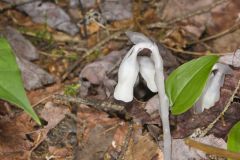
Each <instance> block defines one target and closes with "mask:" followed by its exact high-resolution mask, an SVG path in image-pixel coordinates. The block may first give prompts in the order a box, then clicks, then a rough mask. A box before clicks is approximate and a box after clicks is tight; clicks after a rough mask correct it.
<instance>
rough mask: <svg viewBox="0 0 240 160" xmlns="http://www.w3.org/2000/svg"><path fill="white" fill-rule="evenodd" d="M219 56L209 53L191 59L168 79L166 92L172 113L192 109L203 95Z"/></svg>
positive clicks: (175, 113) (176, 113)
mask: <svg viewBox="0 0 240 160" xmlns="http://www.w3.org/2000/svg"><path fill="white" fill-rule="evenodd" d="M218 58H219V57H218V56H216V55H209V56H204V57H201V58H198V59H194V60H191V61H189V62H187V63H185V64H183V65H181V66H180V67H178V68H177V69H176V70H175V71H173V72H172V74H171V75H170V76H169V77H168V78H167V80H166V92H167V95H168V98H169V100H170V105H171V106H172V108H171V110H172V114H174V115H178V114H181V113H184V112H186V111H187V110H188V109H190V108H191V107H192V106H193V104H194V103H195V102H196V101H197V99H198V98H199V97H200V96H201V94H202V91H203V89H204V87H205V85H206V82H207V80H208V77H209V75H210V73H211V70H212V67H213V65H214V64H215V63H216V62H217V61H218Z"/></svg>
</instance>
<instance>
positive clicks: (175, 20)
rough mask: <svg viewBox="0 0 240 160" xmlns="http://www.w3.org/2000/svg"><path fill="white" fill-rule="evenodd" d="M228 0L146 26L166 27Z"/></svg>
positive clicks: (207, 10) (219, 0)
mask: <svg viewBox="0 0 240 160" xmlns="http://www.w3.org/2000/svg"><path fill="white" fill-rule="evenodd" d="M227 1H228V0H218V1H216V2H214V3H212V4H210V5H208V6H204V7H201V8H200V9H197V10H195V11H193V12H189V13H186V14H183V15H180V16H178V17H176V18H174V19H171V20H169V21H166V22H157V23H153V24H149V25H148V26H147V28H149V29H151V28H162V27H166V26H168V25H171V24H174V23H176V22H179V21H182V20H184V19H187V18H190V17H193V16H196V15H200V14H203V13H206V12H209V11H210V10H211V9H212V8H215V7H216V6H218V5H220V4H222V3H224V2H227Z"/></svg>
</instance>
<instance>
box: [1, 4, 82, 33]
mask: <svg viewBox="0 0 240 160" xmlns="http://www.w3.org/2000/svg"><path fill="white" fill-rule="evenodd" d="M4 1H5V2H8V3H10V4H18V3H23V2H29V1H31V0H24V1H21V0H4ZM17 8H18V9H19V10H20V11H24V12H25V13H27V14H28V15H29V16H30V17H31V18H32V19H33V21H35V22H37V23H47V24H48V25H49V26H51V27H53V28H56V29H58V30H61V31H64V32H67V33H68V34H70V35H72V36H73V35H75V34H77V33H78V31H79V29H78V28H77V26H76V25H75V24H74V23H72V22H71V19H70V17H69V16H68V14H67V13H66V12H65V11H64V10H63V9H62V8H60V7H59V6H57V5H55V4H54V3H51V2H42V1H35V2H30V3H26V4H24V5H20V6H19V7H17Z"/></svg>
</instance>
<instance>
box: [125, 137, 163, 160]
mask: <svg viewBox="0 0 240 160" xmlns="http://www.w3.org/2000/svg"><path fill="white" fill-rule="evenodd" d="M124 159H125V160H136V159H137V160H152V159H156V160H163V153H162V151H161V150H160V149H159V147H158V145H157V144H156V143H155V142H154V141H153V140H152V138H151V137H150V136H149V135H148V134H146V135H138V136H137V137H136V139H135V140H133V139H131V140H130V142H129V146H128V150H127V152H126V154H125V156H124Z"/></svg>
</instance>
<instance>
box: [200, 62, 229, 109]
mask: <svg viewBox="0 0 240 160" xmlns="http://www.w3.org/2000/svg"><path fill="white" fill-rule="evenodd" d="M213 71H215V72H216V73H215V74H214V73H212V74H211V76H210V77H209V79H208V83H207V85H206V87H205V89H204V92H203V94H202V96H201V97H200V98H199V100H198V101H197V102H196V104H195V111H196V112H197V113H201V112H203V111H204V109H209V108H211V107H212V106H214V105H215V103H216V102H217V101H219V99H220V89H221V87H222V86H223V83H224V79H225V75H226V74H231V72H232V69H231V68H230V67H229V66H228V65H224V64H221V63H217V64H215V65H214V67H213Z"/></svg>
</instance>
